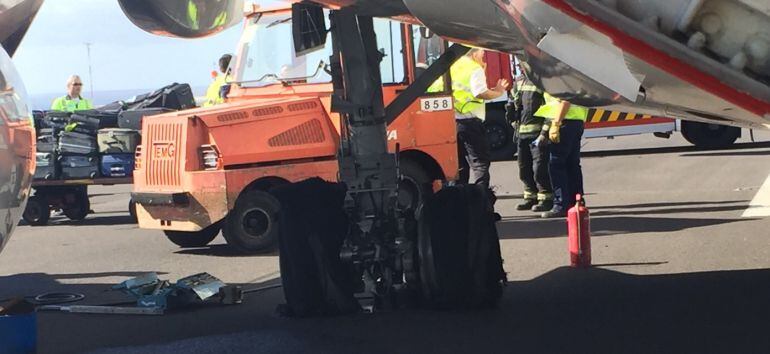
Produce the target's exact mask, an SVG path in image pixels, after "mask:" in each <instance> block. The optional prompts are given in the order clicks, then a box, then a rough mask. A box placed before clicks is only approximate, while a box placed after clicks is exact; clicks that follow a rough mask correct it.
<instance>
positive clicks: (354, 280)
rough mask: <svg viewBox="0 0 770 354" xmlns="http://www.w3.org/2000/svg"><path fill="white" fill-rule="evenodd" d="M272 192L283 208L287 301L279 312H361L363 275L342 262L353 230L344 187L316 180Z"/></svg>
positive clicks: (282, 256)
mask: <svg viewBox="0 0 770 354" xmlns="http://www.w3.org/2000/svg"><path fill="white" fill-rule="evenodd" d="M273 193H274V195H275V196H276V198H277V200H279V201H280V203H281V212H280V215H279V222H280V224H281V227H280V232H281V235H280V237H279V238H278V244H279V249H280V251H279V264H280V267H281V283H282V284H283V294H284V297H285V299H286V305H285V306H280V307H279V309H278V311H279V313H281V314H282V315H285V316H292V317H312V316H328V315H340V314H349V313H354V312H357V311H358V310H359V305H358V302H357V301H356V299H355V297H354V296H353V294H354V293H355V289H356V288H357V285H358V284H359V283H360V281H361V275H360V273H357V272H355V271H354V270H353V269H351V268H352V267H351V266H350V265H349V264H347V263H343V262H342V260H341V259H340V250H341V248H342V244H343V242H344V239H345V237H346V234H347V229H348V227H349V222H348V219H347V213H346V212H345V209H344V208H343V204H344V200H345V186H344V185H343V184H338V183H329V182H325V181H323V180H321V179H320V178H311V179H309V180H305V181H301V182H297V183H292V184H287V185H283V186H279V187H277V188H275V189H274V190H273Z"/></svg>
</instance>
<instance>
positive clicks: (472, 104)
mask: <svg viewBox="0 0 770 354" xmlns="http://www.w3.org/2000/svg"><path fill="white" fill-rule="evenodd" d="M478 69H481V65H479V64H478V63H476V62H475V61H473V59H471V58H468V57H467V56H462V57H461V58H460V59H459V60H457V61H456V62H455V63H454V64H453V65H452V68H451V69H450V72H451V74H452V96H454V101H455V111H456V112H458V113H461V114H468V113H471V112H473V111H474V110H475V109H478V108H479V105H481V106H482V107H483V106H484V100H481V99H478V98H476V96H474V95H473V94H472V93H471V76H472V75H473V72H474V71H476V70H478Z"/></svg>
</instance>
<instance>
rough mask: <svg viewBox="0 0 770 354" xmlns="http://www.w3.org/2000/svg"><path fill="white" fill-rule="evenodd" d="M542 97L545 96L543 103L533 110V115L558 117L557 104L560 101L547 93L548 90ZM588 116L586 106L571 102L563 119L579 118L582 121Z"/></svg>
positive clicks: (550, 117) (558, 104)
mask: <svg viewBox="0 0 770 354" xmlns="http://www.w3.org/2000/svg"><path fill="white" fill-rule="evenodd" d="M543 97H544V98H545V104H544V105H542V106H540V108H539V109H538V110H537V112H535V115H536V116H538V117H543V118H548V119H556V118H559V117H558V114H559V106H560V105H561V104H560V101H559V100H558V99H556V98H554V97H553V96H551V95H549V94H548V92H546V93H545V94H544V95H543ZM587 118H588V108H585V107H583V106H578V105H575V104H571V105H570V107H569V110H568V111H567V115H565V116H564V119H569V120H581V121H583V122H585V121H586V119H587Z"/></svg>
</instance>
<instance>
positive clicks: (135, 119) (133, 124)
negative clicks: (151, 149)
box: [118, 108, 173, 130]
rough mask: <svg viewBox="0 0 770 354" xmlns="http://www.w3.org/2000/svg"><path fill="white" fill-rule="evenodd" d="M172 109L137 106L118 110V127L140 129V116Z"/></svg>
mask: <svg viewBox="0 0 770 354" xmlns="http://www.w3.org/2000/svg"><path fill="white" fill-rule="evenodd" d="M172 111H173V109H167V108H138V109H129V110H127V111H123V112H120V118H119V119H118V127H120V128H124V129H135V130H142V118H143V117H144V116H152V115H156V114H161V113H166V112H172Z"/></svg>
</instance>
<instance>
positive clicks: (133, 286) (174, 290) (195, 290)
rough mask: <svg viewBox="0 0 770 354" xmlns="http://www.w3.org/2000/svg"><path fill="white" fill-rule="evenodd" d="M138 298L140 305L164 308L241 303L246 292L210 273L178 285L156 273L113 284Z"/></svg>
mask: <svg viewBox="0 0 770 354" xmlns="http://www.w3.org/2000/svg"><path fill="white" fill-rule="evenodd" d="M112 289H113V290H120V291H122V292H124V293H126V294H128V295H130V296H133V297H135V298H136V299H137V301H136V305H137V306H138V307H145V308H159V309H161V310H166V309H174V308H181V307H186V306H190V305H196V304H202V303H204V302H206V301H207V300H210V299H214V298H218V299H219V300H220V302H221V303H223V304H239V303H241V301H242V297H243V293H242V291H240V288H239V287H234V286H227V285H226V284H225V283H224V282H222V281H221V280H219V279H217V278H216V277H214V276H212V275H211V274H208V273H199V274H195V275H191V276H189V277H186V278H182V279H179V280H178V281H177V282H176V284H172V283H171V282H169V281H168V280H160V279H158V275H157V274H156V273H148V274H144V275H142V276H139V277H136V278H132V279H129V280H126V281H124V282H122V283H120V284H118V285H115V286H113V287H112Z"/></svg>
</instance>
